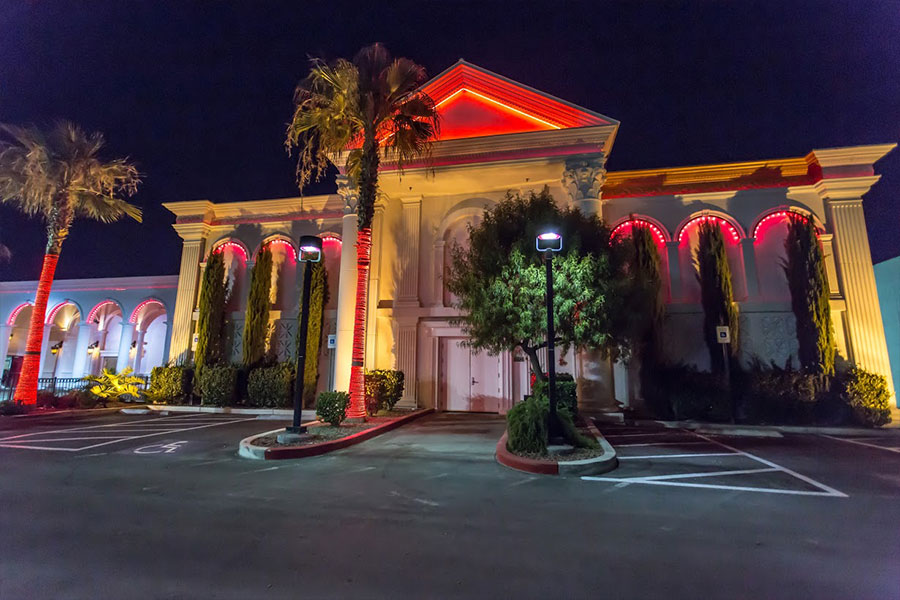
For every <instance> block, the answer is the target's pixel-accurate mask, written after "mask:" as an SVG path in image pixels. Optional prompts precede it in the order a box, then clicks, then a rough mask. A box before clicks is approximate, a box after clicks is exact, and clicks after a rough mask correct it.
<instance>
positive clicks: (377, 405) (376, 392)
mask: <svg viewBox="0 0 900 600" xmlns="http://www.w3.org/2000/svg"><path fill="white" fill-rule="evenodd" d="M403 383H404V378H403V371H392V370H389V369H375V370H373V371H366V410H367V411H368V413H369V414H370V415H374V414H376V413H377V412H378V411H380V410H391V409H393V408H394V405H396V404H397V402H399V401H400V398H402V397H403Z"/></svg>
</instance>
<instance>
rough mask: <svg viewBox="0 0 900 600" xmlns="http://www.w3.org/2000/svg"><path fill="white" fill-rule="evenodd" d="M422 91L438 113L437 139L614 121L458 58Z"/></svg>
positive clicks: (600, 123)
mask: <svg viewBox="0 0 900 600" xmlns="http://www.w3.org/2000/svg"><path fill="white" fill-rule="evenodd" d="M422 89H423V91H424V92H426V93H427V94H429V95H430V96H431V97H432V99H434V102H435V104H436V105H437V107H438V112H439V113H440V115H441V137H440V139H441V140H451V139H459V138H471V137H482V136H488V135H503V134H509V133H522V132H526V131H543V130H551V129H570V128H574V127H591V126H598V125H612V124H616V121H615V120H613V119H610V118H608V117H604V116H603V115H600V114H598V113H595V112H592V111H589V110H586V109H583V108H580V107H577V106H575V105H573V104H570V103H568V102H565V101H564V100H560V99H559V98H555V97H553V96H550V95H549V94H544V93H543V92H539V91H537V90H535V89H532V88H530V87H528V86H525V85H522V84H520V83H517V82H515V81H512V80H511V79H507V78H506V77H503V76H502V75H498V74H496V73H492V72H490V71H488V70H486V69H482V68H481V67H477V66H475V65H473V64H470V63H467V62H465V61H462V60H461V61H459V62H458V63H456V64H455V65H453V66H452V67H450V68H449V69H447V70H446V71H444V72H443V73H441V74H440V75H438V76H437V77H435V78H434V79H432V80H431V81H429V82H428V83H427V84H425V86H424V87H423V88H422Z"/></svg>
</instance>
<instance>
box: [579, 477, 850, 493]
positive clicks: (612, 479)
mask: <svg viewBox="0 0 900 600" xmlns="http://www.w3.org/2000/svg"><path fill="white" fill-rule="evenodd" d="M582 479H585V480H589V481H610V482H619V483H640V484H644V485H670V486H677V487H692V488H706V489H713V490H733V491H738V492H761V493H764V494H788V495H792V496H826V497H831V498H834V497H838V498H846V497H847V495H846V494H841V493H840V492H838V494H832V493H829V492H813V491H809V490H782V489H778V488H758V487H746V486H741V485H713V484H709V483H685V482H681V481H677V482H676V481H636V480H634V479H616V478H615V477H591V476H584V477H582Z"/></svg>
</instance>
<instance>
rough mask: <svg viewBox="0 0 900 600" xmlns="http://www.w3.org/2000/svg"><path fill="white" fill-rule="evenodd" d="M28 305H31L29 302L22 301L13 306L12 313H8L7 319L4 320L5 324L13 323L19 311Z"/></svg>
mask: <svg viewBox="0 0 900 600" xmlns="http://www.w3.org/2000/svg"><path fill="white" fill-rule="evenodd" d="M29 306H33V305H32V304H31V302H23V303H22V304H20V305H18V306H17V307H15V308H14V309H13V311H12V313H11V314H10V315H9V319H7V320H6V324H7V325H15V324H16V319H17V318H19V313H20V312H22V311H23V310H25V309H26V308H28V307H29Z"/></svg>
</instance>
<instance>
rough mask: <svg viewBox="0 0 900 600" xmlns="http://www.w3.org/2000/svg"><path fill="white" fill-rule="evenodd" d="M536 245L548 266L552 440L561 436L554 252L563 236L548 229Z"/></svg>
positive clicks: (560, 248) (548, 372) (550, 423)
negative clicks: (557, 411) (557, 375)
mask: <svg viewBox="0 0 900 600" xmlns="http://www.w3.org/2000/svg"><path fill="white" fill-rule="evenodd" d="M535 246H536V247H537V250H538V252H543V253H544V264H545V265H546V267H547V376H548V379H549V381H548V387H549V388H550V389H549V394H548V395H549V400H550V415H549V422H548V423H547V434H548V437H549V438H550V439H551V440H552V439H553V438H556V437H558V436H559V433H560V429H559V420H558V419H557V418H556V331H555V330H554V328H553V253H554V252H559V251H560V250H562V236H561V235H560V234H559V233H557V232H556V231H554V230H552V229H546V230H544V232H543V233H541V234H539V235H538V236H537V239H536V240H535Z"/></svg>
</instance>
